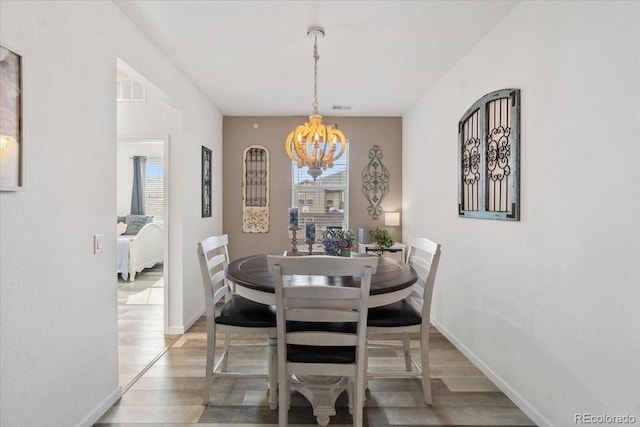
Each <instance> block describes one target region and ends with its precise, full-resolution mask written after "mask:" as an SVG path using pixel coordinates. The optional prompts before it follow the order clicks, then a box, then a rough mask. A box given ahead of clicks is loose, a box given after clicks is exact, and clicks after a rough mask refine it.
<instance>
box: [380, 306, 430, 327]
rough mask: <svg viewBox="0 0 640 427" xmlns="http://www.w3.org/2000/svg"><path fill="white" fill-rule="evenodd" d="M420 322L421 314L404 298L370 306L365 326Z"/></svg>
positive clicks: (394, 325) (390, 325) (405, 324)
mask: <svg viewBox="0 0 640 427" xmlns="http://www.w3.org/2000/svg"><path fill="white" fill-rule="evenodd" d="M420 323H422V316H421V315H420V313H418V311H417V310H416V309H415V308H413V306H412V305H411V304H409V303H408V302H407V301H406V300H402V301H398V302H394V303H393V304H389V305H383V306H382V307H375V308H370V309H369V316H368V318H367V326H379V327H385V328H393V327H399V326H411V325H419V324H420Z"/></svg>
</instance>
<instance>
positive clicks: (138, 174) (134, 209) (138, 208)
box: [131, 156, 147, 215]
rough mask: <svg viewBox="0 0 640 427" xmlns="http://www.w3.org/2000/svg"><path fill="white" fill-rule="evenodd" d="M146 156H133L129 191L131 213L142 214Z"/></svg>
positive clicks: (143, 212)
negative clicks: (131, 186)
mask: <svg viewBox="0 0 640 427" xmlns="http://www.w3.org/2000/svg"><path fill="white" fill-rule="evenodd" d="M146 165H147V158H146V157H144V156H133V190H132V191H131V215H144V214H145V211H144V172H145V170H146Z"/></svg>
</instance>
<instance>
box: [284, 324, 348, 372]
mask: <svg viewBox="0 0 640 427" xmlns="http://www.w3.org/2000/svg"><path fill="white" fill-rule="evenodd" d="M356 327H357V323H352V322H348V323H345V322H294V321H288V322H287V331H289V332H300V331H330V332H341V333H345V334H355V333H356V332H357V331H356ZM287 360H288V361H289V362H298V363H355V361H356V348H355V347H353V346H335V347H329V346H327V347H325V346H311V345H295V344H288V345H287Z"/></svg>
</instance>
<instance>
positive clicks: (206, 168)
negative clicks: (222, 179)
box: [202, 145, 211, 218]
mask: <svg viewBox="0 0 640 427" xmlns="http://www.w3.org/2000/svg"><path fill="white" fill-rule="evenodd" d="M210 216H211V150H210V149H208V148H207V147H205V146H204V145H203V146H202V218H206V217H210Z"/></svg>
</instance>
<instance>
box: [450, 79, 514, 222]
mask: <svg viewBox="0 0 640 427" xmlns="http://www.w3.org/2000/svg"><path fill="white" fill-rule="evenodd" d="M458 156H459V171H458V215H459V216H460V217H465V218H486V219H502V220H511V221H519V220H520V90H519V89H502V90H498V91H495V92H491V93H489V94H487V95H485V96H483V97H482V98H480V99H479V100H478V101H476V102H475V103H474V104H473V105H472V106H471V108H469V109H468V110H467V112H466V113H465V114H464V115H463V116H462V118H461V119H460V121H459V122H458Z"/></svg>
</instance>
